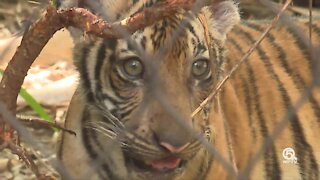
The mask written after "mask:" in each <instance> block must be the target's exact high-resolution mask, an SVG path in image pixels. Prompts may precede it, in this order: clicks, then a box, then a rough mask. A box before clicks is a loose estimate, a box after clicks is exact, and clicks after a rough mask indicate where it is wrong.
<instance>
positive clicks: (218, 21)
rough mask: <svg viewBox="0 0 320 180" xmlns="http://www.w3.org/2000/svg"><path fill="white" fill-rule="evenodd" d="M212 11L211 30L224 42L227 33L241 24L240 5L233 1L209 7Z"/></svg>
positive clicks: (229, 0)
mask: <svg viewBox="0 0 320 180" xmlns="http://www.w3.org/2000/svg"><path fill="white" fill-rule="evenodd" d="M209 9H210V11H211V17H210V22H209V24H210V30H211V32H212V33H213V35H214V36H215V37H216V38H218V39H220V40H221V41H222V42H224V40H225V38H226V35H227V33H228V32H229V31H230V30H231V29H232V28H233V27H234V26H235V25H236V24H238V23H239V22H240V14H239V8H238V5H237V4H236V3H235V2H234V1H232V0H228V1H223V2H220V3H218V4H215V5H212V6H210V7H209Z"/></svg>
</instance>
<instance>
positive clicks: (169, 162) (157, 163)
mask: <svg viewBox="0 0 320 180" xmlns="http://www.w3.org/2000/svg"><path fill="white" fill-rule="evenodd" d="M180 161H181V159H179V158H175V157H170V158H165V159H160V160H154V161H151V163H150V165H151V166H152V167H153V168H155V169H158V170H161V169H164V168H167V169H174V168H176V167H177V166H178V165H179V163H180Z"/></svg>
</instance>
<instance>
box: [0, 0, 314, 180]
mask: <svg viewBox="0 0 320 180" xmlns="http://www.w3.org/2000/svg"><path fill="white" fill-rule="evenodd" d="M260 2H261V3H262V4H264V5H265V6H266V7H267V8H269V10H271V11H272V12H274V13H275V14H276V15H275V18H274V19H273V21H272V23H270V26H268V28H267V29H266V30H265V31H264V33H262V35H261V37H260V38H259V39H258V40H257V41H256V43H255V44H253V45H252V48H251V49H250V50H249V51H248V52H247V53H246V54H245V56H243V57H242V58H241V59H240V60H239V63H238V64H236V65H235V66H234V68H233V69H232V70H231V71H230V72H227V73H226V76H224V77H223V78H222V80H221V81H220V82H218V83H217V86H216V87H215V88H214V89H213V90H212V92H211V93H210V94H209V96H208V98H206V99H205V100H204V101H203V102H202V103H201V104H200V106H199V107H198V108H197V109H195V111H194V112H193V113H192V114H191V115H190V116H191V117H194V116H196V114H198V113H204V112H203V111H204V110H205V108H206V105H207V104H208V103H210V102H211V101H213V98H215V97H216V96H219V92H220V91H221V89H223V86H224V83H225V82H227V81H228V80H229V78H232V75H233V74H234V73H237V69H238V68H239V67H240V66H241V64H242V63H243V62H245V61H246V60H247V59H248V57H249V56H250V54H251V53H252V52H253V51H254V50H255V48H256V47H257V46H259V43H260V42H261V41H262V40H263V39H264V37H265V36H266V35H267V34H268V32H269V31H270V30H271V29H272V28H273V27H274V26H275V24H276V23H277V22H278V21H280V22H281V23H282V24H284V25H285V26H287V27H288V28H289V29H290V30H292V31H295V32H296V34H298V36H299V39H300V40H301V41H302V42H303V45H304V46H305V47H308V48H309V49H310V52H311V58H312V60H311V62H312V63H313V64H312V66H313V67H314V69H313V80H312V83H311V84H310V85H309V86H307V87H305V89H304V90H303V93H301V95H300V98H298V100H297V101H296V102H294V103H293V105H292V106H290V107H289V108H288V109H287V113H286V114H285V116H284V117H282V118H281V119H280V120H279V121H278V123H277V124H276V125H275V126H274V127H275V128H274V129H273V130H272V131H271V133H270V135H269V136H268V137H267V138H265V139H263V143H262V146H261V147H260V148H259V149H258V150H257V151H256V154H255V155H253V156H252V158H251V159H250V160H249V162H248V163H247V165H246V167H245V168H243V170H241V171H239V170H238V169H237V167H236V166H235V165H234V162H230V160H229V159H226V158H225V157H224V156H223V155H222V154H224V153H223V152H219V150H218V149H217V148H216V147H215V146H214V145H213V144H211V143H210V142H209V141H208V140H207V139H206V137H205V136H203V134H202V133H199V132H198V131H196V130H195V129H194V128H193V127H192V126H191V125H189V124H187V123H185V117H183V116H182V115H181V114H180V113H179V110H177V109H176V108H175V107H173V105H172V103H171V100H170V99H168V98H167V97H166V95H165V94H164V93H163V88H165V87H163V86H162V84H161V83H160V82H161V78H162V77H161V76H159V72H158V67H159V63H160V62H161V59H163V58H164V56H165V55H166V54H167V53H168V52H169V51H170V50H171V48H172V46H173V43H174V42H175V41H176V40H177V39H178V37H179V36H180V35H181V33H182V32H183V30H184V29H185V28H186V26H187V25H188V23H189V21H190V19H192V18H193V16H192V14H198V12H199V11H200V10H201V8H202V7H203V6H204V4H205V3H206V1H205V0H197V1H196V2H195V3H194V6H193V8H192V9H191V10H190V12H192V13H188V14H187V15H186V16H185V17H184V19H183V20H182V21H181V22H180V24H179V25H178V28H177V29H176V30H175V31H174V32H172V38H171V39H170V40H167V42H166V43H164V44H165V46H163V47H161V48H160V49H159V50H158V53H157V54H156V55H150V54H147V53H146V52H145V51H144V49H143V47H141V46H140V44H139V43H136V41H135V39H133V38H132V36H131V34H130V33H129V32H127V31H126V30H125V29H122V28H118V29H116V31H118V32H119V33H121V34H122V35H123V37H124V39H126V40H127V41H128V42H130V43H131V44H133V46H132V47H134V48H136V51H137V52H139V53H140V54H141V55H142V59H141V60H142V62H143V63H144V64H145V65H146V67H147V68H149V69H151V71H150V72H152V74H150V75H149V76H150V77H149V78H150V82H151V83H150V84H149V85H148V86H150V88H149V95H148V97H147V98H151V99H152V100H153V101H157V102H159V104H160V105H161V107H162V108H163V110H164V111H165V112H166V113H168V114H169V115H170V116H171V117H172V119H173V120H174V121H175V123H176V124H178V126H180V127H182V128H184V129H185V131H186V132H188V134H191V135H192V136H193V138H194V139H197V140H198V141H199V142H200V143H201V144H202V146H203V148H204V149H206V150H207V151H208V152H209V154H210V155H211V156H213V157H214V159H215V161H218V162H219V163H220V164H221V165H222V166H223V167H224V169H225V170H226V171H227V172H228V174H229V175H230V177H233V178H234V179H248V178H249V177H250V175H251V173H252V171H253V168H254V167H255V166H256V165H257V163H258V161H259V160H260V158H261V157H262V156H263V154H264V153H265V152H267V151H268V150H269V149H270V147H271V145H272V143H273V142H274V141H275V140H276V139H277V138H278V137H279V136H280V134H281V133H282V132H283V130H284V129H285V128H286V127H287V126H288V124H289V123H290V120H291V119H292V117H293V115H294V113H295V112H297V111H298V110H299V109H300V108H301V107H302V106H303V105H304V104H305V103H306V101H307V100H308V99H309V98H310V97H311V96H312V92H313V91H314V89H315V88H316V87H317V86H318V85H319V81H320V76H319V74H320V65H319V64H320V60H319V57H320V48H319V47H318V46H317V44H316V43H312V42H311V36H312V34H308V33H305V32H303V31H302V30H301V29H300V28H299V27H298V26H296V24H295V22H294V21H293V20H292V19H291V18H290V16H289V15H288V14H286V13H285V12H284V11H285V9H286V8H287V7H288V6H289V5H290V3H291V1H290V0H287V1H286V2H285V4H284V5H283V7H282V8H281V7H280V6H279V4H274V3H272V2H271V1H269V0H260ZM310 2H311V1H310ZM106 20H107V21H108V18H106ZM109 20H110V19H109ZM310 21H312V19H311V18H310ZM310 23H311V22H310ZM150 58H152V59H154V60H153V61H152V62H150V61H148V60H147V59H150ZM146 102H147V103H148V101H146ZM147 103H146V104H143V105H141V108H140V109H139V110H138V113H136V116H139V114H144V112H145V111H146V107H147V106H148V104H147ZM0 113H1V115H2V117H3V119H4V120H5V121H6V123H8V124H10V126H12V127H13V128H14V129H15V130H16V131H17V132H18V134H19V135H20V136H23V137H24V140H25V141H26V144H28V145H30V146H31V147H32V148H33V149H34V150H36V151H39V152H40V154H41V156H43V157H46V156H49V155H50V154H52V153H53V152H50V151H51V150H50V149H47V148H46V147H44V146H43V145H42V144H41V143H39V142H38V141H37V140H36V139H37V138H36V137H34V135H32V134H31V133H30V132H29V130H28V129H27V128H26V127H25V126H24V125H23V124H22V123H21V122H19V121H18V120H17V119H16V117H15V116H13V115H12V114H11V113H10V112H9V111H8V110H7V109H6V108H5V105H4V103H3V102H0ZM109 116H110V115H109ZM119 121H120V120H119ZM226 125H227V126H228V123H226ZM226 128H227V129H229V130H231V129H232V128H230V127H226ZM216 136H219V135H216ZM95 163H96V164H95V165H96V166H97V167H99V166H101V165H102V164H103V162H102V160H101V159H97V160H96V161H95ZM50 164H52V166H53V167H54V169H56V170H57V171H58V173H59V174H60V175H61V177H62V178H63V179H71V177H70V174H69V173H68V172H67V170H66V168H64V165H63V164H62V162H61V161H60V160H59V159H52V160H51V162H50ZM95 173H96V172H94V171H91V172H88V173H87V177H91V175H93V174H95Z"/></svg>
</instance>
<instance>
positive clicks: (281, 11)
mask: <svg viewBox="0 0 320 180" xmlns="http://www.w3.org/2000/svg"><path fill="white" fill-rule="evenodd" d="M291 1H292V0H289V1H287V2H286V4H285V5H284V6H283V8H282V9H281V10H280V12H279V13H278V15H277V16H276V17H275V18H274V19H273V21H272V22H271V24H270V25H269V26H268V27H267V29H266V30H265V31H264V32H263V33H262V35H261V36H260V38H259V39H258V40H257V41H256V42H255V43H254V44H253V46H252V47H251V48H250V49H249V50H248V52H247V53H246V54H245V55H244V56H243V57H242V58H241V60H240V61H239V62H238V63H237V64H236V65H235V66H234V67H233V68H232V69H231V70H230V72H229V73H228V74H227V75H226V76H225V77H224V78H223V79H222V80H221V81H220V82H219V84H218V85H217V87H216V88H215V90H214V91H213V92H211V93H210V94H209V96H208V97H207V98H206V99H205V100H204V101H202V102H201V104H200V105H199V107H198V108H197V109H196V110H194V111H193V113H192V114H191V117H194V116H195V115H196V114H198V113H199V112H200V111H201V110H202V109H203V108H204V107H205V105H206V104H207V103H208V102H209V101H211V99H212V98H213V97H214V96H215V95H217V93H218V92H219V91H220V89H221V88H222V86H223V85H224V84H225V83H226V82H227V80H228V79H229V78H230V77H231V76H232V75H233V73H235V72H236V70H237V69H238V68H239V67H240V65H241V64H242V63H243V62H245V61H246V60H247V59H248V57H249V56H250V55H251V53H252V52H253V51H254V50H255V49H256V48H257V47H258V46H259V44H260V43H261V42H262V40H263V39H264V38H265V36H266V35H267V34H268V33H269V32H270V30H271V29H272V28H273V27H274V26H275V25H276V24H277V23H278V21H279V18H280V16H281V15H282V13H283V12H284V11H285V10H286V9H287V7H288V6H289V4H290V3H291Z"/></svg>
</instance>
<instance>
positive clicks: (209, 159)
mask: <svg viewBox="0 0 320 180" xmlns="http://www.w3.org/2000/svg"><path fill="white" fill-rule="evenodd" d="M213 159H214V158H213V156H212V155H211V154H209V153H208V152H207V151H206V152H205V155H204V156H203V159H202V161H201V165H200V166H199V167H198V173H197V175H196V176H195V177H194V178H193V179H198V180H205V179H210V178H212V177H210V178H208V173H209V171H210V168H211V166H212V164H213Z"/></svg>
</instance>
